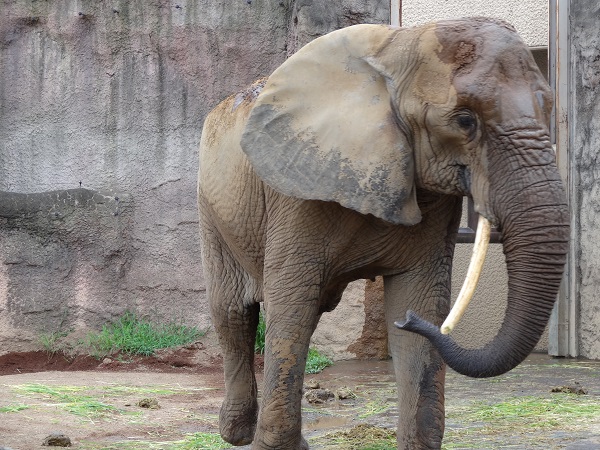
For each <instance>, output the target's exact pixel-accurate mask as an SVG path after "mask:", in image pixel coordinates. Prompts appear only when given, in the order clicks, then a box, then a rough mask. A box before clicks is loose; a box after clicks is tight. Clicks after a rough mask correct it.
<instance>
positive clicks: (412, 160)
mask: <svg viewBox="0 0 600 450" xmlns="http://www.w3.org/2000/svg"><path fill="white" fill-rule="evenodd" d="M551 105H552V95H551V91H550V89H549V87H548V85H547V83H546V82H545V80H544V78H543V76H542V75H541V74H540V72H539V70H538V69H537V67H536V65H535V62H534V61H533V58H532V56H531V54H530V52H529V50H528V49H527V47H526V46H525V44H524V43H523V42H522V41H521V39H520V38H519V37H518V35H517V34H516V32H515V30H514V29H513V28H512V27H511V26H510V25H508V24H506V23H503V22H500V21H496V20H491V19H482V18H473V19H463V20H455V21H443V22H438V23H434V24H430V25H426V26H423V27H418V28H410V29H397V28H392V27H387V26H378V25H358V26H354V27H350V28H346V29H344V30H340V31H337V32H333V33H331V34H329V35H327V36H325V37H323V38H320V39H317V40H315V41H313V42H312V43H311V44H309V45H307V46H306V47H304V48H303V49H302V50H300V51H299V52H298V53H297V54H295V55H294V56H292V57H291V58H290V59H289V60H288V61H287V62H286V63H284V64H283V65H282V66H281V67H280V68H279V69H277V70H276V71H275V72H274V73H273V75H272V76H271V77H270V78H269V80H268V82H267V84H266V86H265V88H264V90H263V91H262V93H261V94H260V96H259V97H258V99H257V101H256V105H255V107H254V109H253V111H252V113H251V115H250V119H249V122H248V125H247V127H246V132H245V134H244V137H243V139H242V148H243V149H244V151H245V152H246V154H247V156H248V158H249V160H250V162H251V163H252V165H253V167H254V168H255V170H256V171H257V173H258V175H259V176H260V177H261V178H263V180H265V181H266V182H267V183H268V184H270V185H271V186H272V187H274V188H275V189H276V190H278V191H279V192H282V193H284V194H287V195H291V196H295V197H299V198H303V199H315V200H324V201H335V202H338V203H340V204H341V205H343V206H345V207H348V208H352V209H354V210H356V211H358V212H360V213H363V214H372V215H374V216H376V217H379V218H381V219H383V220H386V221H388V222H391V223H394V224H399V225H405V226H411V225H414V224H416V223H418V222H419V221H420V220H421V213H420V210H419V206H418V203H417V196H416V192H417V188H419V189H425V190H429V191H434V192H437V193H442V194H448V195H459V196H462V195H468V196H471V197H472V198H473V199H474V203H475V209H476V211H478V212H479V213H480V214H481V215H483V216H484V217H486V218H487V219H489V220H490V221H491V222H492V223H495V224H496V225H497V226H498V227H499V228H500V229H501V230H502V233H503V245H504V252H505V254H506V262H507V267H508V273H509V298H508V307H507V312H506V317H505V320H504V323H503V325H502V328H501V330H500V332H499V333H498V335H497V336H496V337H495V338H494V339H493V340H492V341H491V342H490V343H489V344H488V345H486V346H485V347H484V348H483V349H478V350H465V349H462V348H460V347H458V346H457V345H455V344H454V342H453V341H452V340H451V338H449V337H447V336H442V335H441V334H440V333H439V331H438V328H437V327H434V326H433V325H431V324H428V323H426V322H423V321H422V320H420V319H418V318H416V317H414V316H412V315H411V317H410V320H407V322H406V323H404V324H402V326H403V327H404V328H406V329H409V330H411V331H416V332H419V333H421V334H424V335H426V336H427V337H428V338H429V339H430V340H432V342H433V343H434V344H435V345H436V346H437V348H438V350H439V351H440V353H441V354H442V356H443V357H444V359H445V360H446V362H447V363H448V364H449V365H450V366H451V367H453V368H454V369H455V370H457V371H459V372H461V373H464V374H466V375H469V376H476V377H481V376H493V375H498V374H501V373H504V372H506V371H508V370H510V369H512V368H513V367H515V366H516V365H517V364H519V363H520V362H521V361H522V360H523V359H524V358H525V357H526V356H527V355H528V354H529V352H530V351H531V350H532V349H533V348H534V346H535V344H536V343H537V342H538V340H539V338H540V336H541V334H542V332H543V330H544V328H545V325H546V323H547V321H548V318H549V316H550V313H551V310H552V307H553V304H554V301H555V297H556V293H557V290H558V287H559V284H560V281H561V277H562V272H563V266H564V263H565V258H566V253H567V238H568V222H569V220H568V210H567V206H566V199H565V194H564V189H563V185H562V182H561V179H560V176H559V173H558V170H557V167H556V164H555V156H554V152H553V149H552V146H551V143H550V140H549V136H548V123H549V114H550V109H551Z"/></svg>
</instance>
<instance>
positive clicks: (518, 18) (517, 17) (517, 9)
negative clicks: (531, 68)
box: [402, 0, 548, 47]
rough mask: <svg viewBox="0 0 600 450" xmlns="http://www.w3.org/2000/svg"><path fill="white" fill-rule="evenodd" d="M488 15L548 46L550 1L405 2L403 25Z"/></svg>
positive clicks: (536, 44) (535, 43)
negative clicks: (510, 24) (505, 22)
mask: <svg viewBox="0 0 600 450" xmlns="http://www.w3.org/2000/svg"><path fill="white" fill-rule="evenodd" d="M473 16H487V17H496V18H499V19H504V20H506V21H508V22H510V23H512V24H513V25H514V27H515V28H516V29H517V31H518V32H519V34H520V35H521V37H522V38H523V39H524V41H525V42H526V43H527V45H529V46H531V47H546V46H548V2H547V1H546V0H531V1H522V0H506V1H502V2H493V1H489V0H444V1H431V0H403V1H402V25H403V26H413V25H418V24H422V23H426V22H431V21H434V20H439V19H452V18H456V17H473Z"/></svg>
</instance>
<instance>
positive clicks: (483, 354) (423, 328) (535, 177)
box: [397, 132, 569, 378]
mask: <svg viewBox="0 0 600 450" xmlns="http://www.w3.org/2000/svg"><path fill="white" fill-rule="evenodd" d="M518 135H519V133H518V132H504V133H499V134H498V135H497V136H498V140H499V141H500V142H498V145H497V146H495V149H493V150H492V151H491V152H490V153H491V154H490V159H489V161H490V165H489V172H490V192H491V193H492V194H491V204H492V208H493V209H494V211H495V214H496V216H497V218H498V222H499V225H500V227H501V229H502V233H503V246H504V253H505V255H506V264H507V269H508V301H507V309H506V316H505V318H504V322H503V323H502V326H501V328H500V330H499V332H498V334H497V335H496V336H495V337H494V338H493V339H492V341H490V342H489V343H488V344H487V345H485V346H484V347H483V348H481V349H474V350H470V349H464V348H461V347H460V346H458V345H457V344H456V343H455V342H454V341H453V340H452V339H451V338H450V337H449V336H447V335H442V334H440V331H439V329H438V328H437V327H436V326H434V325H432V324H430V323H428V322H426V321H424V320H422V319H421V318H419V317H418V316H416V314H414V313H412V312H409V313H408V314H407V320H406V322H405V323H402V324H397V325H398V326H399V327H400V328H402V329H405V330H409V331H414V332H416V333H419V334H422V335H423V336H425V337H427V338H428V339H429V340H430V341H431V342H432V343H433V344H434V345H435V346H436V348H437V349H438V351H439V352H440V354H441V355H442V357H443V358H444V360H445V361H446V363H447V364H448V365H449V366H450V367H451V368H452V369H454V370H456V371H457V372H459V373H462V374H464V375H467V376H471V377H477V378H482V377H491V376H497V375H501V374H503V373H505V372H507V371H509V370H511V369H513V368H514V367H516V366H517V365H518V364H519V363H521V362H522V361H523V360H524V359H525V358H526V357H527V355H529V353H530V352H531V351H532V350H533V349H534V348H535V345H536V344H537V342H538V341H539V339H540V337H541V335H542V333H543V332H544V329H545V327H546V324H547V323H548V319H549V317H550V314H551V312H552V308H553V305H554V302H555V300H556V295H557V292H558V289H559V286H560V282H561V279H562V274H563V269H564V264H565V261H566V254H567V247H568V235H569V225H568V223H569V219H568V209H567V205H566V200H565V195H564V188H563V185H562V181H561V179H560V176H559V174H558V170H557V168H556V165H555V163H554V152H553V150H552V148H551V146H550V145H549V144H548V142H547V140H546V139H535V140H534V139H532V138H531V136H530V135H529V134H528V135H526V137H523V138H521V139H519V138H518ZM525 142H526V143H527V149H526V150H523V148H524V147H523V145H519V144H524V143H525ZM500 150H502V153H500ZM494 153H495V155H494Z"/></svg>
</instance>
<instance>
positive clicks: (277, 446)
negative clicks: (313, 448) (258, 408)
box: [252, 432, 309, 450]
mask: <svg viewBox="0 0 600 450" xmlns="http://www.w3.org/2000/svg"><path fill="white" fill-rule="evenodd" d="M252 450H309V447H308V442H306V439H304V437H303V436H302V435H300V437H299V438H296V439H292V440H289V439H288V440H283V439H282V438H280V437H279V436H276V435H274V434H272V433H269V435H268V436H265V435H261V434H260V433H258V432H257V433H256V436H255V438H254V442H253V443H252Z"/></svg>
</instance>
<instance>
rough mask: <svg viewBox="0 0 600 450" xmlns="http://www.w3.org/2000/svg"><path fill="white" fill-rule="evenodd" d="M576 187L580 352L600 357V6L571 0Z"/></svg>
mask: <svg viewBox="0 0 600 450" xmlns="http://www.w3.org/2000/svg"><path fill="white" fill-rule="evenodd" d="M570 21H571V27H570V33H571V61H572V64H571V67H572V72H571V73H572V81H571V89H572V100H571V104H572V113H571V114H572V123H571V124H570V127H571V130H572V136H573V137H572V140H571V145H570V148H569V153H570V156H569V159H570V161H571V164H572V165H574V168H573V169H574V170H572V173H574V174H575V179H574V180H572V183H571V186H572V189H573V192H572V193H571V195H572V196H574V200H575V201H574V202H573V204H574V205H575V209H574V210H572V214H574V215H575V220H574V222H575V228H576V229H575V230H574V235H575V236H576V238H575V254H574V255H573V257H574V258H575V263H576V264H575V266H576V268H577V274H576V276H577V284H578V289H579V292H578V294H579V295H578V297H579V307H580V323H579V336H580V341H579V351H580V354H581V356H584V357H587V358H594V359H600V338H599V337H600V330H599V326H598V325H599V324H600V241H599V240H598V233H599V230H600V159H599V155H600V31H599V30H600V28H599V25H600V5H599V4H598V2H597V1H595V0H581V1H572V2H571V19H570Z"/></svg>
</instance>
